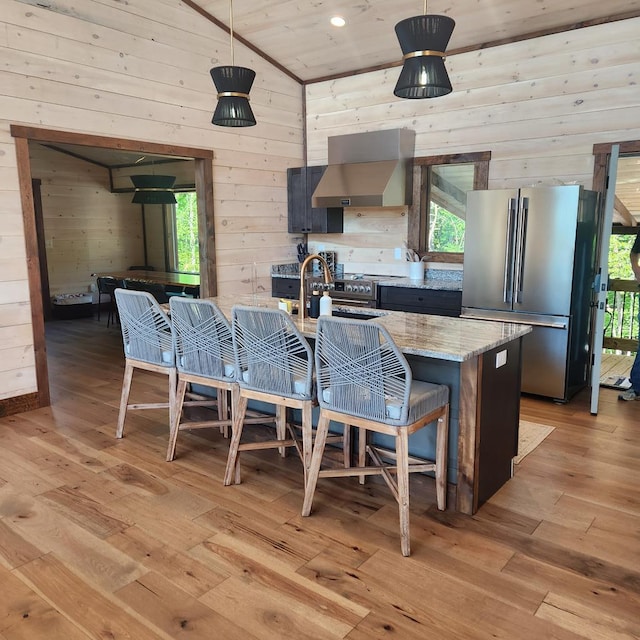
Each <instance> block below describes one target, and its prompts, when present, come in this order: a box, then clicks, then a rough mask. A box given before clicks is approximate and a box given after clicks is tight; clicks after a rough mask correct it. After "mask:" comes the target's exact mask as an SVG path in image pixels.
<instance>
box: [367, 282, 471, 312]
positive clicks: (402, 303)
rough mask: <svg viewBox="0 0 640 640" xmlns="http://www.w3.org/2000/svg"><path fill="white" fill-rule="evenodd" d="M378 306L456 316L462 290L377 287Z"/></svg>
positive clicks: (395, 309) (459, 306)
mask: <svg viewBox="0 0 640 640" xmlns="http://www.w3.org/2000/svg"><path fill="white" fill-rule="evenodd" d="M378 307H379V308H380V309H388V310H389V311H408V312H410V313H428V314H431V315H434V316H452V317H456V318H457V317H458V316H459V315H460V310H461V308H462V291H449V290H442V289H418V288H415V287H379V288H378Z"/></svg>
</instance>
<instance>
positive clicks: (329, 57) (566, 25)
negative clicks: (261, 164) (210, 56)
mask: <svg viewBox="0 0 640 640" xmlns="http://www.w3.org/2000/svg"><path fill="white" fill-rule="evenodd" d="M229 1H230V0H183V2H184V3H185V4H187V5H189V6H191V7H192V8H193V9H194V10H197V11H199V12H200V13H201V14H202V15H205V16H209V17H210V18H211V19H212V20H213V21H215V22H216V23H218V24H221V25H223V26H227V25H228V24H229ZM423 11H424V3H423V2H420V0H393V1H391V0H357V1H353V0H352V1H351V2H348V1H346V0H318V1H317V2H307V1H306V0H261V1H260V2H255V0H234V2H233V26H234V32H235V33H236V34H237V36H238V37H239V38H242V39H244V40H245V41H247V42H248V43H250V44H251V45H253V47H255V49H256V50H258V51H261V52H263V53H264V54H265V55H266V56H267V57H268V58H270V59H271V60H273V61H275V62H276V63H278V64H279V65H280V66H281V67H283V68H284V69H286V70H287V71H288V72H289V73H290V74H291V75H293V76H295V77H296V78H298V79H299V80H300V81H301V82H303V83H309V82H313V81H317V80H320V79H326V78H330V77H336V76H340V75H349V74H352V73H355V72H359V71H363V70H368V69H372V68H377V67H381V66H383V67H384V66H390V65H393V64H399V63H400V62H399V61H400V58H401V53H400V47H399V45H398V41H397V39H396V35H395V31H394V26H395V24H396V23H397V22H399V21H400V20H403V19H405V18H409V17H411V16H415V15H420V14H422V13H423ZM427 13H442V14H445V15H448V16H450V17H451V18H453V19H454V20H455V21H456V27H455V29H454V31H453V36H452V38H451V42H450V43H449V47H448V49H447V51H448V53H454V52H460V51H466V50H470V49H478V48H482V47H486V46H488V45H491V44H496V43H501V42H509V41H513V40H520V39H525V38H527V37H532V36H536V35H541V34H544V33H552V32H556V31H565V30H568V29H572V28H576V27H580V26H585V25H588V24H596V23H600V22H606V21H610V20H617V19H622V18H626V17H631V16H635V15H640V0H606V2H603V0H536V1H535V2H533V1H532V0H476V1H475V2H470V1H469V0H431V1H430V2H429V3H428V8H427ZM334 15H341V16H343V17H344V18H345V20H346V21H347V23H346V25H345V26H344V27H342V28H336V27H333V26H331V24H330V22H329V19H330V18H331V17H332V16H334ZM221 64H228V63H227V62H224V61H221ZM236 64H238V65H242V64H243V62H242V59H241V56H238V55H237V54H236ZM245 64H246V63H245Z"/></svg>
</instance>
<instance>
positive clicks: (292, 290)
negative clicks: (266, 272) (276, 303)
mask: <svg viewBox="0 0 640 640" xmlns="http://www.w3.org/2000/svg"><path fill="white" fill-rule="evenodd" d="M299 296H300V278H274V277H272V278H271V297H272V298H285V299H286V300H297V299H298V297H299Z"/></svg>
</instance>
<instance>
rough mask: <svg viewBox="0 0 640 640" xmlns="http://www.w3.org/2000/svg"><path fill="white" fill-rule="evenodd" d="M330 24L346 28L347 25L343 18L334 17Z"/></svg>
mask: <svg viewBox="0 0 640 640" xmlns="http://www.w3.org/2000/svg"><path fill="white" fill-rule="evenodd" d="M330 22H331V24H332V25H333V26H334V27H344V25H345V24H347V21H346V20H345V19H344V18H343V17H342V16H333V18H331V20H330Z"/></svg>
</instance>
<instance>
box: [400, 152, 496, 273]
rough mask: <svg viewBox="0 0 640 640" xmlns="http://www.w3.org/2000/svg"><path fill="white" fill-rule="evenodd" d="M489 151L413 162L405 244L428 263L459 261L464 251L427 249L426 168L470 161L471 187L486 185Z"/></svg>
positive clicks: (420, 159) (419, 159)
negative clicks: (471, 172) (411, 202)
mask: <svg viewBox="0 0 640 640" xmlns="http://www.w3.org/2000/svg"><path fill="white" fill-rule="evenodd" d="M490 160H491V151H477V152H471V153H451V154H445V155H440V156H423V157H420V158H414V161H413V172H414V173H413V204H412V205H411V207H409V229H408V234H407V245H408V246H409V248H411V249H413V250H414V251H416V252H417V253H418V254H419V255H420V257H425V256H426V258H427V261H429V262H451V263H460V264H462V262H463V260H464V253H442V252H435V251H428V250H427V237H428V234H427V225H428V224H429V215H428V205H429V195H430V194H429V168H430V167H432V166H435V165H440V164H471V163H473V164H474V172H473V188H474V189H487V188H488V186H489V161H490Z"/></svg>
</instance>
